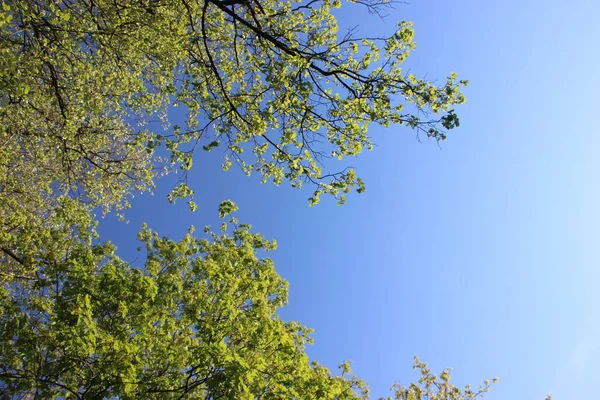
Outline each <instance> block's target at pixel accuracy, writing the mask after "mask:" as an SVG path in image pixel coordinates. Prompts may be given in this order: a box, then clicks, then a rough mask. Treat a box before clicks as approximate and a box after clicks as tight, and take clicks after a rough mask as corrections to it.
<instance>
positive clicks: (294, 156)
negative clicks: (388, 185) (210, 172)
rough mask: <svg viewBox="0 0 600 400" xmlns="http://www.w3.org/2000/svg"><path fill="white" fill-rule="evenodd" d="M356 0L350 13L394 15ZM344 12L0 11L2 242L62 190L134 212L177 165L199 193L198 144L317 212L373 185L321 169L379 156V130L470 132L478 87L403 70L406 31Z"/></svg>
mask: <svg viewBox="0 0 600 400" xmlns="http://www.w3.org/2000/svg"><path fill="white" fill-rule="evenodd" d="M360 3H361V4H360V5H356V4H346V5H345V6H354V7H367V8H368V9H369V10H370V11H378V10H380V9H381V8H382V7H385V6H386V2H380V1H379V0H368V1H366V2H360ZM341 5H342V4H341V2H339V1H333V2H332V1H330V0H318V1H308V2H306V1H305V2H302V1H301V2H294V1H288V0H261V1H258V0H256V1H245V0H239V1H235V0H234V1H231V0H206V1H203V0H141V1H129V0H93V1H90V0H82V1H72V0H62V1H48V0H8V1H4V2H2V5H1V6H0V210H1V215H0V225H1V226H2V232H1V234H2V236H3V238H0V240H7V238H6V237H4V236H6V235H7V234H8V235H10V234H11V233H14V231H15V229H16V228H15V227H23V226H24V224H25V225H26V224H28V223H29V224H31V225H32V226H39V225H40V224H41V223H42V221H43V220H44V218H46V217H47V216H48V215H49V213H51V212H52V210H53V209H54V207H55V206H56V204H57V199H59V198H60V197H64V196H69V197H72V198H77V199H81V200H83V201H85V202H86V203H88V204H90V205H91V206H101V207H103V208H104V209H105V210H110V209H115V208H116V209H120V208H123V207H127V206H128V202H127V200H128V198H130V196H131V195H132V194H133V193H135V192H137V191H144V190H150V189H151V188H152V187H153V185H154V180H155V178H156V177H157V175H159V174H161V173H163V172H167V171H172V170H177V169H180V170H182V173H181V174H180V177H181V181H180V183H179V184H178V185H177V187H176V188H175V190H173V192H172V193H171V196H170V199H171V200H175V199H177V198H179V197H188V198H191V197H192V196H193V192H192V191H191V189H190V188H189V186H188V184H187V179H188V176H187V171H188V170H189V169H190V168H192V155H193V153H194V151H195V150H196V149H198V148H203V149H204V150H206V151H210V150H215V149H218V150H220V151H223V156H224V161H223V168H224V169H228V168H230V166H231V165H233V164H235V165H238V166H239V167H240V168H242V169H243V170H244V171H245V172H246V173H247V174H250V173H252V172H257V173H259V174H260V175H261V176H262V177H263V180H265V181H266V180H272V181H273V182H274V183H275V184H280V183H282V182H283V181H288V182H290V183H291V184H292V185H293V186H295V187H301V186H302V185H304V184H306V183H309V184H311V186H312V187H313V190H314V192H313V195H312V196H311V198H310V201H311V204H314V203H316V202H318V201H319V196H320V195H321V194H324V193H326V194H331V195H334V196H335V197H336V198H337V199H338V201H339V202H340V203H342V202H344V200H345V198H344V195H345V194H346V193H348V192H349V191H350V190H351V189H353V188H354V189H356V190H357V191H359V192H361V191H363V190H364V184H363V182H362V180H361V179H360V178H359V177H358V176H357V175H356V174H355V172H354V171H353V170H352V169H343V168H342V169H341V170H339V171H327V170H323V167H322V164H321V162H322V161H323V159H324V158H329V157H332V158H334V159H335V158H339V159H343V158H345V157H348V156H355V155H358V154H359V153H360V152H361V151H363V150H364V149H370V148H371V147H372V142H371V138H370V137H369V136H368V133H367V127H368V126H369V124H371V123H373V122H374V123H378V124H382V125H385V126H388V125H393V124H400V125H407V126H410V127H412V128H414V129H417V130H418V131H420V132H423V134H424V135H427V136H431V137H433V138H435V139H437V140H441V139H444V138H445V133H444V130H447V129H452V128H453V127H455V126H457V125H458V119H457V117H456V114H454V112H453V110H452V107H453V105H455V104H460V103H462V102H463V101H464V97H463V95H462V94H461V92H460V91H459V86H460V85H461V84H465V83H466V82H465V81H457V77H456V74H454V73H452V74H450V75H449V77H448V79H447V80H446V81H443V82H441V83H440V84H434V83H432V82H429V81H425V80H421V79H418V78H416V77H415V76H414V75H412V74H409V73H405V72H404V71H403V70H402V68H401V65H402V63H403V62H404V60H405V59H406V57H407V56H408V54H409V53H410V51H411V50H413V49H414V47H415V44H414V42H413V34H414V33H413V30H412V26H411V24H410V23H408V22H401V23H400V24H399V25H398V29H397V31H396V32H395V33H394V34H392V35H391V36H390V37H386V38H381V39H361V38H355V37H354V36H353V35H352V34H345V35H339V34H338V26H337V22H336V19H335V18H334V17H333V15H332V14H331V9H332V8H335V7H340V6H341ZM363 11H364V10H363ZM407 105H408V107H405V106H407ZM170 106H177V107H182V108H184V109H185V112H186V113H187V118H186V121H185V123H184V124H182V126H176V125H170V124H169V118H167V117H168V116H169V113H168V111H169V109H168V108H169V107H170ZM199 144H200V147H198V145H199ZM158 147H162V148H163V150H160V151H157V148H158ZM158 155H163V156H164V159H160V158H159V157H158ZM165 168H166V169H165ZM190 206H191V207H192V208H195V204H194V203H193V201H192V200H190ZM8 239H9V238H8Z"/></svg>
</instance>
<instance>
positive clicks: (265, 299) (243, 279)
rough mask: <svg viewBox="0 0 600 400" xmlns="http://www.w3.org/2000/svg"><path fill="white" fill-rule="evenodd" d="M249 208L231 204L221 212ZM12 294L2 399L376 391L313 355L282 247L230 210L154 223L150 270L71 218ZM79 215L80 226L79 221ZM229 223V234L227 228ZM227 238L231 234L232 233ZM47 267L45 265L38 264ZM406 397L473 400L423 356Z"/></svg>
mask: <svg viewBox="0 0 600 400" xmlns="http://www.w3.org/2000/svg"><path fill="white" fill-rule="evenodd" d="M235 210H236V207H235V205H234V204H233V203H231V202H229V201H228V202H224V203H223V204H222V205H221V206H220V207H219V214H220V215H221V217H227V215H228V214H229V213H231V212H233V211H235ZM62 218H65V219H66V220H65V221H64V222H63V223H60V224H58V225H60V226H67V225H70V224H73V223H76V225H78V226H79V227H80V228H81V229H84V230H85V228H86V226H87V231H83V232H79V234H77V235H73V234H71V232H70V231H69V230H66V229H60V230H57V231H55V232H54V234H53V235H52V236H49V237H46V238H45V240H44V242H43V243H40V244H39V246H38V248H37V252H36V253H35V254H34V253H31V254H29V256H27V257H17V258H16V259H15V260H13V261H15V262H16V263H17V264H19V265H21V266H23V267H24V268H23V270H22V271H21V272H20V273H18V271H14V272H15V274H14V276H13V279H12V281H11V282H10V283H7V282H5V283H4V284H3V285H2V287H1V289H0V393H1V394H2V395H4V396H8V397H7V398H30V397H32V398H57V397H59V398H77V399H88V398H93V399H101V398H123V399H141V398H143V399H170V398H179V399H182V398H183V399H219V398H226V399H278V400H279V399H313V400H321V399H340V400H341V399H361V398H362V399H364V398H367V397H368V389H367V386H366V384H365V383H364V382H363V381H362V380H360V379H359V378H357V377H356V376H354V375H353V374H352V373H351V370H350V366H349V364H348V363H343V364H341V365H340V366H339V373H338V374H332V373H331V372H330V371H329V370H328V369H327V368H325V367H323V366H320V365H319V364H318V363H317V362H314V361H310V360H309V358H308V357H307V355H306V352H305V351H306V345H307V344H309V343H311V338H310V336H309V334H310V332H311V331H310V329H308V328H306V327H304V326H302V325H301V324H299V323H297V322H285V321H282V320H281V319H279V317H278V316H277V313H276V312H277V309H278V308H279V307H281V306H282V305H284V304H285V303H286V301H287V282H285V281H284V280H282V279H281V277H280V276H279V275H278V274H277V273H276V272H275V269H274V265H273V262H272V261H271V260H270V259H268V258H261V257H260V254H263V253H264V252H266V251H270V250H273V249H274V248H275V244H274V242H270V241H268V240H265V238H264V237H263V236H261V235H259V234H255V233H252V232H251V231H250V226H249V225H247V224H242V223H239V222H238V221H237V220H236V219H235V218H231V217H228V218H229V220H228V221H227V222H228V223H227V224H223V226H222V228H221V232H213V231H211V230H210V228H207V229H205V232H206V235H205V236H204V237H201V238H197V237H195V236H193V233H194V230H193V228H191V229H190V232H189V233H188V234H187V235H185V236H184V237H183V238H182V239H181V240H180V241H174V240H170V239H168V238H164V237H160V236H159V235H158V234H157V233H155V232H153V231H151V230H150V229H149V228H147V227H143V228H142V229H141V231H140V233H139V236H138V239H139V240H140V241H141V244H142V247H141V249H140V251H142V252H145V260H144V261H142V263H143V267H142V268H138V267H135V266H134V265H131V264H129V263H127V262H125V261H123V260H122V259H120V258H118V257H117V256H115V254H114V252H115V248H114V246H112V245H111V244H109V243H99V244H93V242H92V237H93V235H91V234H90V232H92V231H93V229H92V228H93V222H92V221H91V220H90V219H89V218H87V219H86V217H85V215H80V216H79V218H73V217H69V216H67V215H62ZM75 219H77V221H75ZM228 227H230V229H228ZM228 232H230V233H229V234H228ZM31 271H35V272H31ZM415 361H416V362H415V368H418V369H419V370H420V372H421V380H420V381H419V384H413V385H410V387H408V388H404V387H401V386H396V387H394V388H393V391H394V398H395V399H402V400H417V399H418V400H421V399H422V400H425V399H428V400H434V399H436V400H442V399H443V400H458V399H461V400H462V399H465V400H466V399H473V398H476V397H479V396H480V395H481V394H483V393H485V392H486V391H487V390H488V388H489V383H488V382H486V383H485V386H483V387H482V388H480V389H479V390H477V391H474V390H472V389H471V388H470V387H466V388H465V389H464V390H463V391H461V390H460V389H458V388H457V387H455V386H453V385H451V384H450V383H449V381H450V375H449V371H448V370H445V371H443V372H442V374H441V375H440V376H439V377H438V376H435V375H432V374H431V373H430V371H429V369H427V366H426V365H425V364H422V363H421V362H419V361H418V360H417V359H416V360H415Z"/></svg>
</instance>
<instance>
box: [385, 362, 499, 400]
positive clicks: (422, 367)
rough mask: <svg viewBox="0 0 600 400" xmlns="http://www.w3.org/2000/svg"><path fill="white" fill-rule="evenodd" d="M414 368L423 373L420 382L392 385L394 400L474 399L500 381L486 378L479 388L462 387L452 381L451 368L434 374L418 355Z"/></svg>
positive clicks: (480, 396)
mask: <svg viewBox="0 0 600 400" xmlns="http://www.w3.org/2000/svg"><path fill="white" fill-rule="evenodd" d="M413 368H414V369H418V370H419V372H420V373H421V377H420V379H419V383H418V384H417V383H411V384H410V385H409V386H408V387H405V386H402V385H398V384H396V385H394V386H393V387H392V391H393V392H394V397H393V399H394V400H472V399H476V398H482V397H484V395H485V394H486V393H487V392H489V391H490V387H491V385H492V383H496V382H498V378H494V379H493V380H492V381H489V380H487V379H486V380H485V381H484V382H483V385H480V386H479V387H478V388H477V389H474V388H473V386H472V385H466V386H465V387H464V388H463V389H461V388H460V387H458V386H455V385H453V384H451V383H450V378H451V376H450V369H449V368H446V369H445V370H443V371H442V373H441V374H440V375H435V374H432V373H431V370H430V369H429V368H428V366H427V364H425V363H424V362H422V361H421V360H419V358H418V357H415V363H414V365H413ZM389 400H392V398H389Z"/></svg>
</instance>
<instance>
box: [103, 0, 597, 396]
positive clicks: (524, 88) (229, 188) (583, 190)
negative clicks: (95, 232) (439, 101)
mask: <svg viewBox="0 0 600 400" xmlns="http://www.w3.org/2000/svg"><path fill="white" fill-rule="evenodd" d="M576 3H577V4H576V5H574V3H571V4H568V2H564V1H562V2H561V1H554V2H552V1H537V0H536V1H520V2H517V1H503V2H492V1H482V0H479V1H475V0H454V1H442V0H437V1H433V0H421V1H417V0H414V1H412V2H411V3H410V4H399V5H398V6H397V7H396V10H395V11H393V12H391V14H390V16H389V17H388V18H387V19H386V20H385V22H384V23H382V22H381V21H379V20H377V19H376V18H370V17H368V16H365V15H364V14H358V13H357V11H358V10H359V9H357V8H356V7H350V8H349V9H348V10H347V11H345V12H342V13H341V15H340V25H342V26H350V25H352V24H355V23H358V22H360V23H361V28H360V31H359V32H361V33H364V34H365V35H371V34H377V33H383V32H389V30H390V29H392V27H393V26H394V24H395V23H397V22H399V21H401V20H410V21H413V22H414V27H415V30H416V39H415V40H416V42H417V44H418V47H417V50H416V52H414V53H413V54H412V55H411V57H410V58H409V61H408V62H407V65H408V66H410V67H411V68H412V71H413V72H414V73H415V74H416V75H421V76H423V75H425V74H427V76H428V77H430V78H434V77H435V78H439V79H443V78H444V77H445V76H446V75H447V74H448V73H449V72H451V71H456V72H458V73H459V76H460V77H461V78H465V79H469V80H470V82H471V83H470V85H469V87H468V88H467V89H466V95H467V98H468V102H467V104H466V105H464V106H462V107H460V108H459V109H458V110H457V111H458V112H459V116H460V117H461V127H460V128H459V129H458V130H455V131H452V132H451V134H450V135H449V138H448V140H447V141H446V142H444V143H443V144H442V146H441V149H440V148H439V147H438V146H437V145H436V143H435V142H433V141H427V140H424V141H423V143H418V142H417V141H416V139H415V135H414V133H413V132H412V131H410V130H407V129H403V128H389V129H382V128H377V127H373V128H372V129H371V133H372V136H373V137H374V141H375V142H376V144H377V147H376V148H375V150H373V151H372V152H370V153H367V154H363V155H362V156H361V157H360V158H358V159H356V160H352V162H351V164H352V165H353V166H355V167H356V168H357V170H358V173H359V175H362V176H363V178H364V179H365V182H366V184H367V191H366V192H365V193H364V194H362V195H354V196H351V197H350V198H349V199H348V202H347V204H346V205H344V206H342V207H337V206H335V204H334V203H333V202H330V201H324V202H322V204H320V205H319V206H317V207H313V208H309V207H308V206H307V201H306V198H307V197H309V195H310V192H309V191H298V190H293V189H291V188H289V187H287V186H285V185H283V186H282V187H279V188H276V187H273V186H272V185H268V184H267V185H260V184H259V183H258V182H257V179H255V178H246V177H244V176H242V174H241V173H238V172H236V171H230V172H228V173H223V172H220V170H219V164H220V162H219V159H218V154H216V153H214V154H213V153H210V154H206V153H202V154H200V155H199V157H197V158H196V160H195V169H194V171H193V173H192V175H191V178H192V187H193V188H194V189H195V190H196V193H197V202H198V204H199V206H200V210H199V211H198V212H196V213H193V214H192V213H190V212H189V211H188V210H187V208H186V207H185V204H176V205H168V204H167V202H166V200H165V199H164V193H165V192H166V190H167V189H168V183H167V182H162V183H161V182H159V190H158V191H157V194H156V195H155V196H153V197H151V196H139V197H136V199H135V201H134V202H133V205H134V206H133V209H132V210H131V211H130V212H129V213H128V215H127V217H128V218H129V220H130V223H129V224H128V225H124V224H120V223H116V222H114V221H113V220H112V218H110V217H109V218H107V219H105V220H104V221H103V222H102V224H101V227H100V228H101V229H100V230H101V233H102V234H103V236H104V238H108V239H111V240H112V241H113V242H115V243H116V244H117V245H119V246H120V247H121V249H120V250H121V251H120V253H121V254H122V255H123V256H124V257H125V258H130V259H131V258H133V257H135V252H134V251H132V250H133V249H134V247H135V245H133V244H132V239H133V238H135V234H136V232H137V230H138V229H139V227H140V226H141V223H142V221H147V222H148V224H149V226H150V227H151V228H153V229H156V230H158V231H159V233H161V234H163V235H168V236H172V237H180V236H182V235H183V234H184V233H185V231H186V228H187V227H188V226H189V225H190V224H193V225H196V226H198V227H201V226H203V225H205V224H206V223H211V222H212V223H214V222H215V218H214V216H215V214H216V212H215V211H216V205H217V204H218V203H219V202H220V201H221V200H224V199H232V200H234V201H235V202H236V203H237V204H238V205H239V206H240V212H239V217H240V219H242V220H244V221H247V222H250V223H252V224H253V226H254V228H255V230H257V231H260V232H262V233H264V234H265V236H267V237H269V238H275V239H277V241H278V243H279V249H278V251H277V252H276V253H274V254H272V257H273V258H274V260H275V261H276V265H277V268H278V271H279V272H280V273H281V274H282V275H283V276H284V277H285V278H286V279H288V280H289V281H290V301H289V306H287V307H285V308H284V309H283V310H282V311H281V314H282V316H283V317H284V318H286V319H294V320H298V321H301V322H302V323H304V324H305V325H307V326H310V327H312V328H314V329H315V334H314V338H315V344H314V345H313V346H312V347H311V348H310V349H309V354H310V355H311V357H313V358H315V359H317V360H319V361H321V362H322V363H324V364H325V365H327V366H329V367H335V366H336V365H338V364H339V363H340V362H341V361H344V360H351V361H352V362H353V366H354V370H355V372H356V373H357V374H358V375H359V376H361V377H363V378H364V379H365V380H367V381H368V382H369V383H370V386H371V389H372V394H373V396H374V397H375V398H376V397H378V396H384V395H385V396H387V395H389V394H391V393H390V392H389V387H390V386H391V385H392V384H393V383H394V382H402V383H408V382H410V381H411V380H414V378H415V377H416V375H415V374H414V373H413V371H412V370H411V365H412V356H413V355H419V356H420V357H421V359H423V360H424V361H426V362H428V363H429V364H430V365H431V367H432V368H433V369H434V371H441V369H442V368H444V367H447V366H450V367H453V368H454V374H453V379H454V380H455V382H456V383H460V384H465V383H469V382H471V383H478V382H479V381H481V380H483V379H485V378H491V377H495V376H498V377H499V378H500V383H499V384H498V385H496V386H495V387H494V389H493V391H492V392H491V393H490V395H489V396H488V397H486V398H488V399H491V400H493V399H506V398H510V399H516V400H519V399H542V400H543V399H544V398H545V397H544V396H545V395H546V393H552V394H553V396H554V399H569V400H570V399H577V398H589V396H590V394H589V393H591V391H592V390H595V383H596V382H597V381H598V377H597V375H598V371H600V311H599V307H598V306H599V305H600V290H598V286H599V283H600V272H599V268H598V266H599V265H600V262H599V261H600V256H599V250H600V245H599V244H598V239H599V238H600V235H599V234H598V231H599V230H600V212H599V211H598V205H600V184H599V182H598V179H597V174H598V171H600V165H599V164H600V162H599V161H598V160H599V158H598V156H597V153H598V149H599V145H600V131H599V129H598V128H597V121H596V118H595V116H597V115H599V112H598V111H597V110H595V109H594V108H595V107H597V104H598V101H597V92H598V89H600V77H599V74H598V73H597V70H598V65H599V64H600V60H599V59H598V58H599V57H598V51H597V47H598V43H599V42H600V29H598V23H597V15H599V13H600V6H599V5H598V3H597V2H594V1H583V0H580V1H578V2H576ZM586 393H587V395H586Z"/></svg>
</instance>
